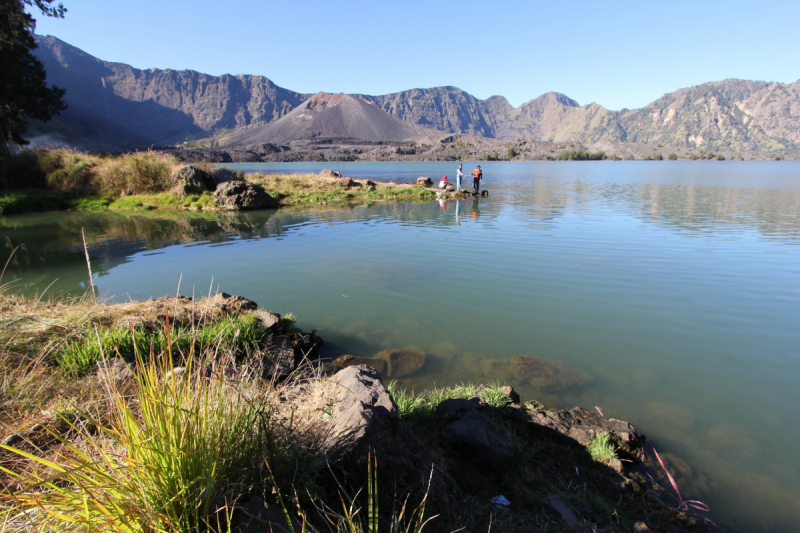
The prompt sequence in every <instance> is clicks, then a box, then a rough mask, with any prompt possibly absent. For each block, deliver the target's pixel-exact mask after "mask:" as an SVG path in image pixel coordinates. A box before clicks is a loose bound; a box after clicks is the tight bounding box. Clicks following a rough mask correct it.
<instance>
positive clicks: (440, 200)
mask: <svg viewBox="0 0 800 533" xmlns="http://www.w3.org/2000/svg"><path fill="white" fill-rule="evenodd" d="M439 206H440V207H441V208H442V211H444V210H445V209H444V206H445V201H444V200H442V199H441V198H439Z"/></svg>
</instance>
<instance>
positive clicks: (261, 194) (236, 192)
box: [214, 181, 278, 211]
mask: <svg viewBox="0 0 800 533" xmlns="http://www.w3.org/2000/svg"><path fill="white" fill-rule="evenodd" d="M214 202H215V203H216V204H217V205H218V206H219V207H221V208H223V209H226V210H228V211H240V210H245V209H266V208H268V207H276V206H277V205H278V201H277V200H275V199H274V198H273V197H272V196H270V195H269V193H267V191H265V190H264V188H263V187H261V186H259V185H254V184H252V183H247V182H245V181H228V182H225V183H222V184H220V185H219V186H218V187H217V190H216V191H215V192H214Z"/></svg>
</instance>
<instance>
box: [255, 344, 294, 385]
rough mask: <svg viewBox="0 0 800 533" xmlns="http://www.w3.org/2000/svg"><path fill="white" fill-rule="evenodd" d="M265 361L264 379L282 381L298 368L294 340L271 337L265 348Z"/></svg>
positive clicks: (263, 367)
mask: <svg viewBox="0 0 800 533" xmlns="http://www.w3.org/2000/svg"><path fill="white" fill-rule="evenodd" d="M263 352H264V354H265V355H264V360H263V366H262V370H261V376H262V377H263V378H264V379H271V380H275V381H282V380H285V379H286V378H288V377H289V376H290V375H291V374H292V372H294V370H295V369H296V368H297V358H296V357H295V352H294V347H293V346H292V339H290V338H289V337H287V336H286V335H279V336H277V337H270V338H269V340H267V343H266V345H265V346H264V350H263Z"/></svg>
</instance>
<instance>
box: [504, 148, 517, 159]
mask: <svg viewBox="0 0 800 533" xmlns="http://www.w3.org/2000/svg"><path fill="white" fill-rule="evenodd" d="M518 153H519V151H518V150H517V147H516V146H509V147H508V151H507V152H506V158H507V159H514V158H515V157H517V154H518Z"/></svg>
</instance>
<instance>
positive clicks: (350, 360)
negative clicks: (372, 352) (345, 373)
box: [333, 355, 386, 374]
mask: <svg viewBox="0 0 800 533" xmlns="http://www.w3.org/2000/svg"><path fill="white" fill-rule="evenodd" d="M333 364H334V365H336V366H338V367H340V368H347V367H348V366H355V365H367V366H371V367H372V368H374V369H375V370H377V371H378V373H380V374H382V373H383V372H385V371H386V361H384V360H383V359H370V358H368V357H354V356H352V355H343V356H341V357H338V358H336V359H334V360H333Z"/></svg>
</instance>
